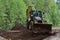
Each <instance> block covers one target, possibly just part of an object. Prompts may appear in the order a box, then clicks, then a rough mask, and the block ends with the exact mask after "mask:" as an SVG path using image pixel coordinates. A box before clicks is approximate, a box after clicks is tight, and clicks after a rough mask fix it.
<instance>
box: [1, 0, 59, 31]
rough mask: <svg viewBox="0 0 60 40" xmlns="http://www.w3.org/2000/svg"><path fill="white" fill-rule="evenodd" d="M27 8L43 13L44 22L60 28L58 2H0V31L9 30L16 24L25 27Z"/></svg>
mask: <svg viewBox="0 0 60 40" xmlns="http://www.w3.org/2000/svg"><path fill="white" fill-rule="evenodd" d="M28 6H32V8H33V9H36V10H40V11H42V12H44V13H45V14H44V15H43V16H44V20H46V21H47V22H48V23H50V24H52V25H53V27H59V26H60V1H59V0H58V1H55V0H0V29H6V30H7V29H11V28H12V27H13V26H15V24H16V23H21V24H22V25H24V26H25V25H26V9H27V7H28Z"/></svg>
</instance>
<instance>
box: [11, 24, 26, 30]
mask: <svg viewBox="0 0 60 40" xmlns="http://www.w3.org/2000/svg"><path fill="white" fill-rule="evenodd" d="M25 29H26V28H25V27H24V26H23V25H22V24H16V25H15V26H14V27H13V28H12V29H11V30H25Z"/></svg>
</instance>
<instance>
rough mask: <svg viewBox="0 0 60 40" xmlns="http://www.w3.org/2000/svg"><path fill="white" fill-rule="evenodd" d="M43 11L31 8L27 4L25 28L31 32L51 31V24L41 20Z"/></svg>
mask: <svg viewBox="0 0 60 40" xmlns="http://www.w3.org/2000/svg"><path fill="white" fill-rule="evenodd" d="M43 14H44V12H42V11H38V10H32V6H28V8H27V11H26V15H27V29H28V30H30V31H32V32H33V33H48V34H50V33H51V31H52V24H48V23H47V21H44V20H43Z"/></svg>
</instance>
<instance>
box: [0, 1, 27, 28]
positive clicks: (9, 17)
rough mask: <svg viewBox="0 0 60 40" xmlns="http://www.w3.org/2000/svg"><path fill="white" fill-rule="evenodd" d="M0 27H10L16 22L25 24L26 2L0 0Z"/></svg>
mask: <svg viewBox="0 0 60 40" xmlns="http://www.w3.org/2000/svg"><path fill="white" fill-rule="evenodd" d="M0 4H1V5H0V29H10V28H12V26H14V25H15V24H16V23H21V24H25V21H26V4H25V3H24V1H23V0H18V1H17V0H12V1H11V0H0Z"/></svg>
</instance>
